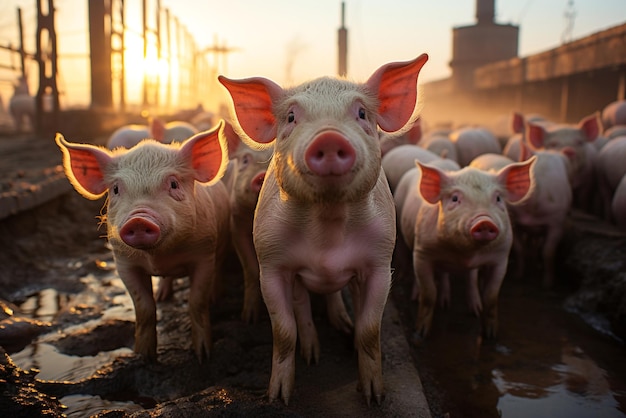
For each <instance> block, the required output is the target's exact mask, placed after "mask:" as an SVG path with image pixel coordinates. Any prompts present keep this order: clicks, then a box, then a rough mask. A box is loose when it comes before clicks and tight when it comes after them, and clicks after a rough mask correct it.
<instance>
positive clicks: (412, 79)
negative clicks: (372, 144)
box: [366, 54, 428, 132]
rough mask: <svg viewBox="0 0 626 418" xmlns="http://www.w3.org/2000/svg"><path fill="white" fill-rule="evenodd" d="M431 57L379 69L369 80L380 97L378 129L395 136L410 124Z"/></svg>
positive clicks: (420, 57)
mask: <svg viewBox="0 0 626 418" xmlns="http://www.w3.org/2000/svg"><path fill="white" fill-rule="evenodd" d="M426 61H428V55H427V54H422V55H420V56H419V57H417V58H415V59H414V60H412V61H406V62H392V63H389V64H385V65H383V66H382V67H380V68H379V69H378V70H376V72H374V74H372V75H371V76H370V78H369V79H368V80H367V83H366V84H367V86H368V87H369V88H370V89H371V90H372V91H374V92H377V93H378V100H379V102H380V105H379V107H378V126H380V128H381V129H382V130H383V131H385V132H396V131H398V130H400V129H402V128H403V127H404V125H406V124H407V122H409V119H410V118H411V116H412V115H413V111H414V110H415V105H416V103H417V77H418V75H419V72H420V70H421V69H422V67H423V66H424V64H425V63H426Z"/></svg>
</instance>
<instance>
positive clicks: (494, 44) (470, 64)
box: [450, 0, 519, 89]
mask: <svg viewBox="0 0 626 418" xmlns="http://www.w3.org/2000/svg"><path fill="white" fill-rule="evenodd" d="M494 19H495V0H476V23H475V24H473V25H469V26H458V27H455V28H453V29H452V61H451V62H450V68H451V69H452V83H453V85H454V87H455V88H460V89H472V88H473V87H474V70H476V69H477V68H479V67H481V66H483V65H485V64H489V63H492V62H496V61H502V60H507V59H510V58H515V57H517V51H518V44H519V27H518V26H515V25H508V24H507V25H503V24H498V23H496V22H495V21H494Z"/></svg>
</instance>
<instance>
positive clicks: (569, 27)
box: [561, 0, 576, 44]
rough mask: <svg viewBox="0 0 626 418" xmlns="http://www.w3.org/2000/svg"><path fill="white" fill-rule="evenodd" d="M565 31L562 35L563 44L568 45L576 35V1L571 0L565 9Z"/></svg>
mask: <svg viewBox="0 0 626 418" xmlns="http://www.w3.org/2000/svg"><path fill="white" fill-rule="evenodd" d="M564 16H565V30H564V31H563V35H561V43H562V44H566V43H568V42H571V41H572V37H573V34H574V19H575V18H576V8H575V7H574V0H569V1H568V2H567V6H566V8H565V14H564Z"/></svg>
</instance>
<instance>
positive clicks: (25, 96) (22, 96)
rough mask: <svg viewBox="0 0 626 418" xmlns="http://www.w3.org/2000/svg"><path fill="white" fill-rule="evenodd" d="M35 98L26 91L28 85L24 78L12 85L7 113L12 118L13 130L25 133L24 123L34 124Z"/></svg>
mask: <svg viewBox="0 0 626 418" xmlns="http://www.w3.org/2000/svg"><path fill="white" fill-rule="evenodd" d="M35 111H36V109H35V98H34V97H33V96H31V95H30V93H29V91H28V83H27V82H26V79H25V78H24V77H20V78H19V80H18V82H17V83H16V84H14V85H13V95H12V96H11V98H10V99H9V113H10V114H11V117H12V118H13V123H14V125H15V130H16V131H17V132H23V131H25V123H26V121H28V123H30V124H31V125H32V124H34V123H35Z"/></svg>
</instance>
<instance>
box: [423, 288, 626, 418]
mask: <svg viewBox="0 0 626 418" xmlns="http://www.w3.org/2000/svg"><path fill="white" fill-rule="evenodd" d="M457 287H458V286H457ZM463 290H464V289H462V288H461V289H456V290H455V289H453V295H452V297H453V300H452V307H451V308H450V309H449V310H447V311H442V310H438V312H437V313H436V315H435V321H434V323H433V332H432V334H431V335H430V336H429V339H427V341H426V342H425V343H424V344H423V346H421V347H420V348H419V349H418V358H417V362H418V367H419V369H420V373H421V374H422V376H428V377H429V378H430V377H432V381H431V384H434V385H435V387H436V390H439V391H441V392H442V399H441V400H440V401H441V403H442V408H445V409H444V410H443V412H444V413H449V414H450V416H457V417H474V416H479V417H499V416H502V417H505V418H509V417H574V418H586V417H590V418H591V417H593V418H596V417H625V416H626V413H625V411H626V404H625V403H624V400H625V399H626V364H625V363H626V362H624V361H623V345H622V344H621V342H619V341H617V340H615V339H611V338H610V337H608V336H607V334H606V333H604V332H602V331H601V330H600V331H598V330H594V329H593V328H591V327H590V326H589V325H588V323H585V321H583V320H582V319H581V318H580V317H578V316H576V315H574V314H571V313H568V312H567V311H566V310H565V309H564V308H563V301H564V299H565V296H566V292H565V291H563V292H562V293H559V292H557V291H554V292H551V293H546V292H545V291H542V290H541V289H540V288H539V287H538V286H534V285H533V284H532V283H528V282H527V283H524V282H522V281H512V280H511V281H508V282H506V281H505V286H504V287H503V289H502V293H501V295H500V315H499V318H500V332H499V336H498V339H497V342H495V343H494V342H485V341H483V340H482V339H481V338H480V337H479V336H478V335H479V329H478V327H479V325H478V320H477V319H476V318H474V317H473V316H471V315H469V314H467V309H466V307H465V305H464V303H463V302H464V300H465V299H464V294H463Z"/></svg>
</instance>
